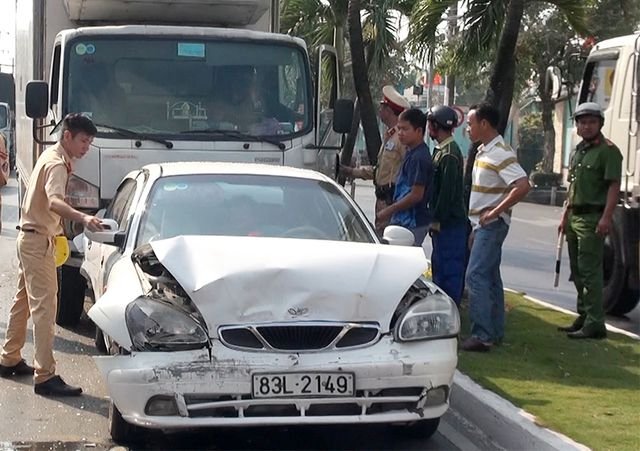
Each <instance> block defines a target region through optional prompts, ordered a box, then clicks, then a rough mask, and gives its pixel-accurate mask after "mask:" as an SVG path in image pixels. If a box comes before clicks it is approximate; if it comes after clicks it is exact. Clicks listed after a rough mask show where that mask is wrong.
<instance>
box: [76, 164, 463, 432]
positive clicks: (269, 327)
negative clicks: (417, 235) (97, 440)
mask: <svg viewBox="0 0 640 451" xmlns="http://www.w3.org/2000/svg"><path fill="white" fill-rule="evenodd" d="M100 216H102V217H103V221H104V223H105V224H107V225H108V226H109V228H110V229H109V230H108V231H101V232H97V233H92V232H89V231H85V234H86V236H87V239H86V240H85V245H86V248H87V249H86V257H85V263H84V264H83V268H84V269H85V270H86V272H87V273H88V274H89V275H90V278H91V281H92V282H91V286H92V288H93V290H94V291H95V294H94V296H95V297H96V299H97V301H96V303H95V304H94V305H93V307H92V308H91V309H90V310H89V316H90V318H91V319H92V320H93V321H94V323H95V324H96V326H97V328H98V330H102V331H103V332H101V333H100V334H98V336H97V337H96V344H97V346H98V348H99V349H100V350H102V351H107V352H108V353H109V354H110V355H109V356H104V357H96V358H95V361H96V364H97V366H98V368H99V369H100V371H101V373H102V376H103V378H104V381H105V384H106V386H107V388H108V391H109V399H110V403H111V406H110V409H109V411H110V419H109V424H110V433H111V436H112V437H113V439H114V440H116V441H118V442H123V441H125V442H126V441H134V440H139V441H143V440H144V435H143V434H142V432H143V431H142V430H141V429H144V428H153V429H161V430H167V431H172V430H179V429H188V428H195V427H211V426H235V427H249V426H273V425H291V426H293V425H314V424H364V423H380V424H400V425H401V426H403V427H404V428H403V429H402V431H403V432H412V433H415V434H416V435H418V436H420V437H423V438H426V437H429V436H431V435H432V434H433V433H434V432H435V431H436V429H437V427H438V423H439V421H440V417H441V416H442V415H443V414H444V413H445V411H446V410H447V408H448V405H449V395H450V392H451V384H452V380H453V374H454V371H455V368H456V364H457V334H458V332H459V328H460V320H459V316H458V310H457V308H456V306H455V304H454V303H453V301H452V300H451V299H450V298H449V297H448V296H447V295H446V294H445V293H444V292H443V291H441V290H440V289H439V288H438V287H437V286H436V285H435V284H433V283H432V282H431V281H430V280H428V279H426V278H425V277H424V275H423V272H424V271H425V270H426V268H427V264H428V262H427V260H426V258H425V256H424V252H423V251H422V249H421V248H419V247H413V246H411V244H413V234H412V233H411V232H410V231H409V230H407V229H403V228H401V227H398V226H390V227H389V228H387V229H386V230H385V239H386V240H387V241H391V242H396V243H399V244H405V245H406V246H405V247H401V246H390V245H384V244H381V243H380V241H379V240H378V238H377V237H376V234H375V231H374V230H373V228H372V227H371V225H370V224H369V222H368V221H367V219H366V218H365V216H364V214H363V213H362V211H361V210H360V209H359V208H358V207H357V205H356V204H355V202H354V201H353V200H352V199H351V198H350V197H349V195H348V194H347V193H346V192H345V191H344V189H342V187H340V186H339V185H338V184H336V183H335V182H334V181H333V180H332V179H330V178H328V177H326V176H324V175H322V174H319V173H317V172H314V171H308V170H301V169H296V168H289V167H276V166H266V165H254V164H230V163H211V162H209V163H166V164H160V165H149V166H145V167H144V168H142V169H141V170H139V171H135V172H133V173H131V174H129V175H128V176H127V177H125V179H124V181H123V182H122V184H121V185H120V187H119V188H118V190H117V193H116V195H115V197H114V199H113V201H112V202H111V204H110V205H109V207H108V208H107V209H106V211H101V212H100ZM185 218H188V220H185Z"/></svg>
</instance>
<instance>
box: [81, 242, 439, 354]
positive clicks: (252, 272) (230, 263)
mask: <svg viewBox="0 0 640 451" xmlns="http://www.w3.org/2000/svg"><path fill="white" fill-rule="evenodd" d="M151 246H152V248H153V252H154V254H155V256H156V258H157V259H158V261H159V262H160V263H161V264H162V265H163V266H164V267H165V268H166V270H167V271H169V272H170V273H171V275H172V276H173V277H174V278H175V279H176V281H177V282H178V283H179V284H180V286H181V287H182V288H183V289H184V291H185V292H186V294H187V295H188V296H189V297H190V298H191V299H192V301H193V302H194V304H195V305H196V306H197V308H198V310H199V311H200V313H201V314H202V317H203V318H204V320H205V322H206V325H207V328H208V330H209V335H210V336H212V337H215V336H217V329H218V326H221V325H237V324H247V323H251V324H256V323H268V322H283V321H286V322H289V321H318V320H320V321H375V322H378V323H379V324H380V326H381V327H382V330H383V331H384V330H387V329H388V327H389V323H390V321H391V317H392V315H393V313H394V311H395V310H396V308H397V306H398V304H399V302H400V300H401V299H402V297H403V296H404V294H405V293H406V291H407V290H408V289H409V287H410V286H411V285H412V284H413V283H414V282H415V280H416V279H417V278H418V277H419V276H420V275H421V274H422V273H423V272H424V271H425V270H426V269H427V265H428V262H427V260H426V258H425V255H424V252H423V251H422V249H421V248H419V247H397V246H389V245H383V244H371V243H353V242H335V241H325V240H307V239H293V238H263V237H226V236H225V237H213V236H212V237H209V236H207V237H201V236H180V237H176V238H171V239H167V240H162V241H156V242H153V243H151ZM110 285H113V284H112V282H111V281H110ZM122 290H123V287H122V285H120V284H118V283H117V281H116V283H115V289H114V294H113V295H112V294H111V293H109V291H110V290H107V293H106V294H105V296H103V297H102V298H101V299H100V300H99V301H98V303H97V304H96V306H95V307H98V308H101V309H102V310H103V311H108V312H109V314H108V315H106V316H108V317H110V318H113V317H114V314H113V310H114V308H115V306H114V305H113V304H120V305H121V310H122V316H123V317H124V308H125V307H126V304H128V303H129V302H131V301H133V300H134V299H135V298H136V297H137V296H139V289H138V290H132V296H129V297H128V299H126V298H127V296H126V295H125V296H123V292H122ZM116 292H117V293H116ZM107 304H111V305H110V306H109V305H107ZM92 310H94V309H92ZM90 316H91V317H92V319H94V321H95V320H98V321H100V320H101V318H100V316H102V315H96V312H93V311H92V312H90ZM94 316H95V317H96V318H94ZM98 325H99V326H100V327H101V328H102V329H103V330H105V331H107V330H106V329H105V328H104V327H103V325H102V324H98ZM107 333H108V331H107ZM112 336H113V335H112ZM114 338H115V337H114ZM122 338H124V337H122ZM127 341H128V340H127ZM120 343H121V344H123V343H122V341H121V342H120Z"/></svg>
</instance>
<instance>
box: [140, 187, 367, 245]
mask: <svg viewBox="0 0 640 451" xmlns="http://www.w3.org/2000/svg"><path fill="white" fill-rule="evenodd" d="M178 235H224V236H262V237H289V238H308V239H323V240H333V241H356V242H367V243H370V242H374V239H373V237H372V236H371V233H370V232H369V229H368V228H367V226H366V225H365V223H364V222H363V220H362V218H361V216H360V215H359V214H358V211H357V210H356V209H355V208H354V207H353V205H352V204H351V203H350V202H349V201H348V200H347V198H346V197H345V196H344V195H343V194H342V193H341V192H340V191H339V190H338V188H336V187H335V186H334V185H333V184H331V183H329V182H325V181H318V180H310V179H303V178H294V177H281V176H265V175H237V174H207V175H179V176H167V177H163V178H161V179H159V180H158V181H156V182H155V184H154V186H153V187H152V189H151V193H150V195H149V197H148V198H147V202H146V206H145V209H144V213H143V216H142V219H141V222H140V228H139V233H138V237H137V240H136V245H137V246H140V245H142V244H145V243H148V242H150V241H153V240H160V239H166V238H172V237H175V236H178Z"/></svg>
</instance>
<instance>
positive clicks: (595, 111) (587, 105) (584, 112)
mask: <svg viewBox="0 0 640 451" xmlns="http://www.w3.org/2000/svg"><path fill="white" fill-rule="evenodd" d="M580 116H597V117H599V118H600V119H602V121H603V122H604V113H603V112H602V108H600V105H598V104H597V103H595V102H584V103H581V104H580V105H578V107H577V108H576V111H575V113H573V118H574V119H578V118H579V117H580Z"/></svg>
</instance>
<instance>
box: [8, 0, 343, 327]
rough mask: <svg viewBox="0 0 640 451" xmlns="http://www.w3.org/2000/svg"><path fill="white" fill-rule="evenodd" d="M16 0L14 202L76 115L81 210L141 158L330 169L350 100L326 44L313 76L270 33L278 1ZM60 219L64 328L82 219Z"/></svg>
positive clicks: (75, 306) (286, 41)
mask: <svg viewBox="0 0 640 451" xmlns="http://www.w3.org/2000/svg"><path fill="white" fill-rule="evenodd" d="M16 4H17V11H16V18H17V19H18V20H22V21H24V23H23V24H18V25H17V27H16V29H17V34H18V35H17V56H18V57H17V59H16V60H17V62H18V64H17V66H16V72H17V77H16V80H17V97H18V102H17V109H18V114H17V122H18V124H17V128H18V133H19V135H20V139H19V142H20V143H21V144H20V145H21V147H20V148H19V151H18V160H17V169H18V178H19V196H20V199H21V198H22V193H23V191H24V189H25V187H26V186H27V184H28V181H29V178H30V175H31V170H32V168H33V166H34V164H35V161H36V160H37V158H38V156H39V155H40V153H41V152H42V151H43V150H44V148H46V146H48V145H50V144H53V143H54V142H55V141H56V140H57V139H58V138H59V124H60V122H61V120H62V118H64V116H65V115H66V114H68V113H72V112H73V113H82V114H85V115H86V116H88V117H90V118H91V119H92V120H93V121H94V123H95V124H96V126H97V129H98V134H97V136H96V137H95V139H94V141H93V145H92V147H91V150H90V151H89V152H88V154H87V155H86V156H85V157H84V158H83V159H81V160H79V161H77V162H76V164H75V165H74V173H73V174H72V176H71V177H70V179H69V183H68V187H67V201H68V203H69V204H70V205H71V206H73V207H74V208H78V209H83V210H85V211H87V212H90V213H95V212H97V211H98V210H99V209H101V208H104V207H106V206H107V205H108V203H109V202H110V200H111V199H112V198H113V196H114V193H115V191H116V188H117V187H118V184H119V183H120V181H121V180H122V178H123V177H124V176H125V175H126V174H127V173H129V172H130V171H131V170H135V169H137V168H140V167H142V166H144V165H146V164H149V163H158V162H169V161H231V162H252V163H253V162H255V163H265V164H275V165H288V166H294V167H302V168H309V169H315V170H318V171H320V172H323V173H325V174H328V175H332V176H335V175H336V173H337V161H338V152H339V150H340V145H341V141H342V137H343V133H345V132H346V131H348V129H349V127H350V123H351V109H352V104H350V103H349V102H348V101H342V100H341V99H339V96H340V91H339V83H338V80H339V74H338V67H339V65H338V64H337V60H336V54H335V51H334V50H333V49H332V48H330V47H326V46H325V47H322V48H321V49H320V52H319V55H318V56H317V58H316V63H317V64H316V67H315V70H312V68H311V65H310V58H309V55H308V53H307V49H306V46H305V43H304V41H302V40H301V39H299V38H294V37H291V36H287V35H282V34H277V33H274V32H273V31H274V30H276V29H277V12H278V1H277V0H242V1H240V0H216V1H211V2H193V1H189V0H173V1H166V2H162V3H158V2H153V1H138V2H130V1H126V0H48V1H47V2H37V1H33V0H17V3H16ZM212 25H214V26H212ZM314 72H315V74H314ZM34 75H35V77H34ZM314 75H315V79H316V80H317V81H316V82H315V83H314V81H313V78H314ZM34 78H35V80H34ZM38 79H39V80H38ZM45 80H46V81H45ZM64 226H65V234H66V235H67V237H68V238H69V241H70V248H71V258H70V259H69V260H68V262H67V263H66V265H65V267H63V268H62V270H61V274H62V279H61V281H60V290H59V291H60V296H61V302H60V304H59V309H58V310H59V314H58V322H59V323H60V324H65V323H66V324H73V323H74V322H76V321H77V320H78V319H79V316H80V313H81V311H82V309H81V307H82V303H83V300H84V290H83V288H82V286H83V283H84V279H83V278H82V277H81V275H80V274H79V269H78V268H79V267H80V264H81V262H82V253H81V251H80V250H79V249H77V248H76V247H75V246H74V245H73V241H72V238H73V237H74V236H77V235H78V234H79V233H81V232H82V227H81V225H79V224H73V223H69V222H65V224H64ZM69 301H71V302H69ZM69 305H70V306H71V307H69V309H70V310H67V306H69Z"/></svg>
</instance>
